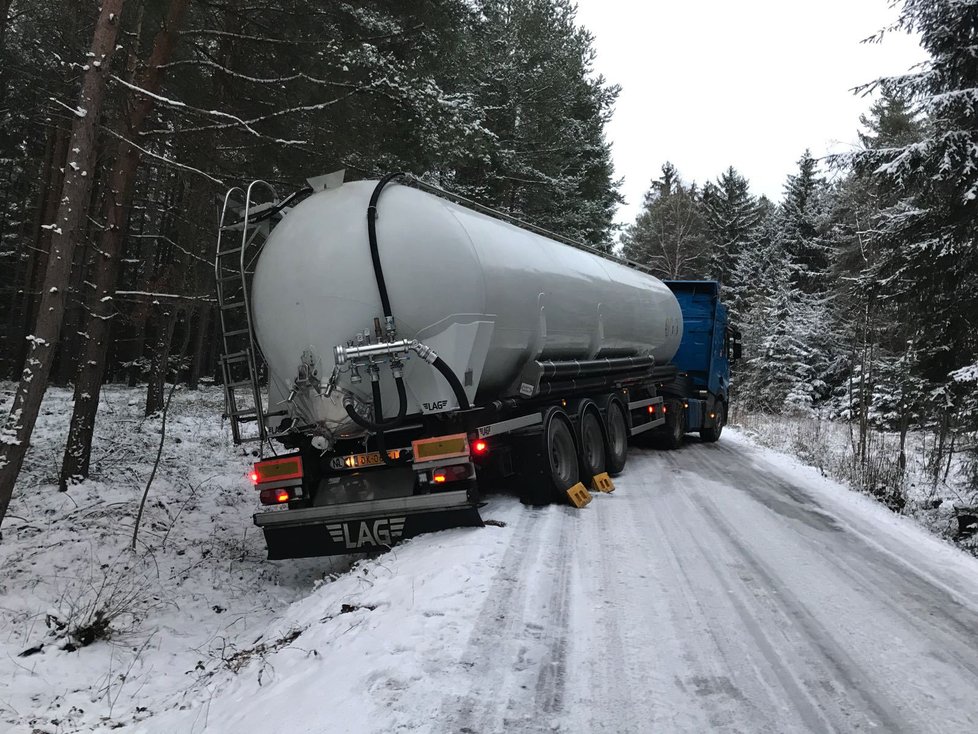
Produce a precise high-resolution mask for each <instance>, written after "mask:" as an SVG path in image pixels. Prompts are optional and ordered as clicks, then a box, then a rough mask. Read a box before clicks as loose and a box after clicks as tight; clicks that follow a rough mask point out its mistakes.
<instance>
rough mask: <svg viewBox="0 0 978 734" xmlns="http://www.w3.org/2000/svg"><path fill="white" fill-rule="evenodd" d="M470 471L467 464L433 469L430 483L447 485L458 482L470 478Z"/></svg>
mask: <svg viewBox="0 0 978 734" xmlns="http://www.w3.org/2000/svg"><path fill="white" fill-rule="evenodd" d="M471 473H472V472H471V469H470V468H469V465H468V464H452V465H451V466H443V467H440V468H438V469H434V470H433V471H432V472H431V481H432V482H434V483H435V484H447V483H448V482H460V481H462V480H463V479H468V478H469V476H471Z"/></svg>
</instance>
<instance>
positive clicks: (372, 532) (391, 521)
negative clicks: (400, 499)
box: [326, 517, 405, 550]
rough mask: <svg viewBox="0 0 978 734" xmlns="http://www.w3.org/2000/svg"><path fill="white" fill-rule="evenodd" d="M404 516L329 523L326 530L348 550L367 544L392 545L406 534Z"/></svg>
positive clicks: (336, 541)
mask: <svg viewBox="0 0 978 734" xmlns="http://www.w3.org/2000/svg"><path fill="white" fill-rule="evenodd" d="M404 520H405V518H403V517H391V518H383V519H381V520H372V521H371V520H361V521H359V522H356V521H353V522H345V523H336V524H335V525H327V526H326V530H328V531H329V536H330V537H331V538H332V539H333V542H334V543H342V544H343V546H344V547H345V548H347V549H348V550H355V549H357V548H362V547H363V546H365V545H391V544H392V543H394V542H396V541H397V540H398V539H399V538H400V537H401V536H402V535H403V534H404Z"/></svg>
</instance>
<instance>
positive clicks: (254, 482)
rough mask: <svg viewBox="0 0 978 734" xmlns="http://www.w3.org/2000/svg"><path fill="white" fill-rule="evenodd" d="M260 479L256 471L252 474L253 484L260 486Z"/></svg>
mask: <svg viewBox="0 0 978 734" xmlns="http://www.w3.org/2000/svg"><path fill="white" fill-rule="evenodd" d="M258 479H259V477H258V472H256V471H253V472H251V483H252V484H258Z"/></svg>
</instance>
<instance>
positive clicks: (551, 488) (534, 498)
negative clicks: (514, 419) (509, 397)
mask: <svg viewBox="0 0 978 734" xmlns="http://www.w3.org/2000/svg"><path fill="white" fill-rule="evenodd" d="M524 451H525V453H524V454H523V457H522V458H521V459H520V460H521V461H526V462H529V465H528V467H527V469H528V470H527V471H524V472H521V474H523V478H522V490H521V492H520V500H521V501H522V502H523V504H526V505H534V506H537V507H539V506H542V505H549V504H550V503H551V502H558V503H566V502H567V501H568V498H567V490H568V489H570V488H571V487H573V486H574V485H575V484H577V482H578V481H579V479H580V459H579V457H578V452H577V444H576V442H575V440H574V432H573V429H572V427H571V421H570V418H569V417H568V415H567V413H566V412H564V411H563V410H561V409H560V408H551V409H550V410H548V411H547V413H546V415H544V418H543V429H542V430H541V432H540V435H539V436H536V437H535V438H534V439H533V440H532V441H531V443H529V444H528V445H527V446H526V448H525V450H524ZM529 466H532V467H533V469H532V470H529Z"/></svg>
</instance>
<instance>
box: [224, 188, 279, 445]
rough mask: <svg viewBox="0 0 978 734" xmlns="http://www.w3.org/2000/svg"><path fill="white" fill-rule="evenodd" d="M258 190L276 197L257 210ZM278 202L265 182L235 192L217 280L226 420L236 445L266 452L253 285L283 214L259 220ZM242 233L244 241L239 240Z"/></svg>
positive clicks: (229, 199) (228, 199) (230, 195)
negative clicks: (262, 254) (256, 446)
mask: <svg viewBox="0 0 978 734" xmlns="http://www.w3.org/2000/svg"><path fill="white" fill-rule="evenodd" d="M256 187H260V188H263V189H265V190H266V192H267V193H268V194H269V195H270V197H271V198H270V200H269V201H268V202H266V203H263V204H259V205H255V203H254V194H255V193H256V192H255V189H256ZM235 195H237V196H238V198H239V199H243V206H242V205H241V203H238V204H236V203H235ZM277 202H278V197H277V195H276V193H275V189H273V188H272V187H271V186H270V185H269V184H267V183H265V182H264V181H254V182H253V183H252V184H251V185H250V186H248V188H247V190H244V189H242V188H241V187H238V186H236V187H234V188H232V189H231V190H229V191H228V192H227V194H226V195H225V197H224V206H223V207H222V209H221V221H220V227H219V228H218V233H217V253H216V255H215V257H214V280H215V284H216V287H217V305H218V312H219V313H220V317H221V318H220V324H221V342H222V343H221V347H222V351H221V357H220V365H221V377H222V379H223V383H224V417H225V418H227V419H228V420H229V421H230V423H231V436H232V438H233V440H234V443H235V444H243V443H255V442H257V443H259V444H260V446H261V447H263V446H264V443H265V440H266V439H267V438H268V428H267V426H266V425H265V418H266V414H265V410H264V408H263V406H262V396H261V383H260V373H259V365H260V364H261V353H260V352H259V351H258V348H257V345H256V342H255V331H254V324H253V322H252V314H251V288H250V286H251V278H252V276H253V275H254V264H255V261H256V260H257V259H258V255H259V253H260V252H261V250H262V247H264V245H265V242H266V241H267V239H268V235H269V234H270V233H271V230H272V227H273V225H274V219H275V215H276V214H277V215H278V216H281V213H280V212H275V214H272V215H270V216H268V217H267V218H259V219H258V220H257V221H253V220H255V218H257V217H259V215H260V214H261V213H262V212H266V211H269V210H271V209H274V208H275V206H276V204H277ZM229 219H233V220H234V221H229ZM238 231H240V232H241V237H240V239H239V238H238V237H236V236H234V235H235V233H236V232H238ZM260 450H261V449H260Z"/></svg>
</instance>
